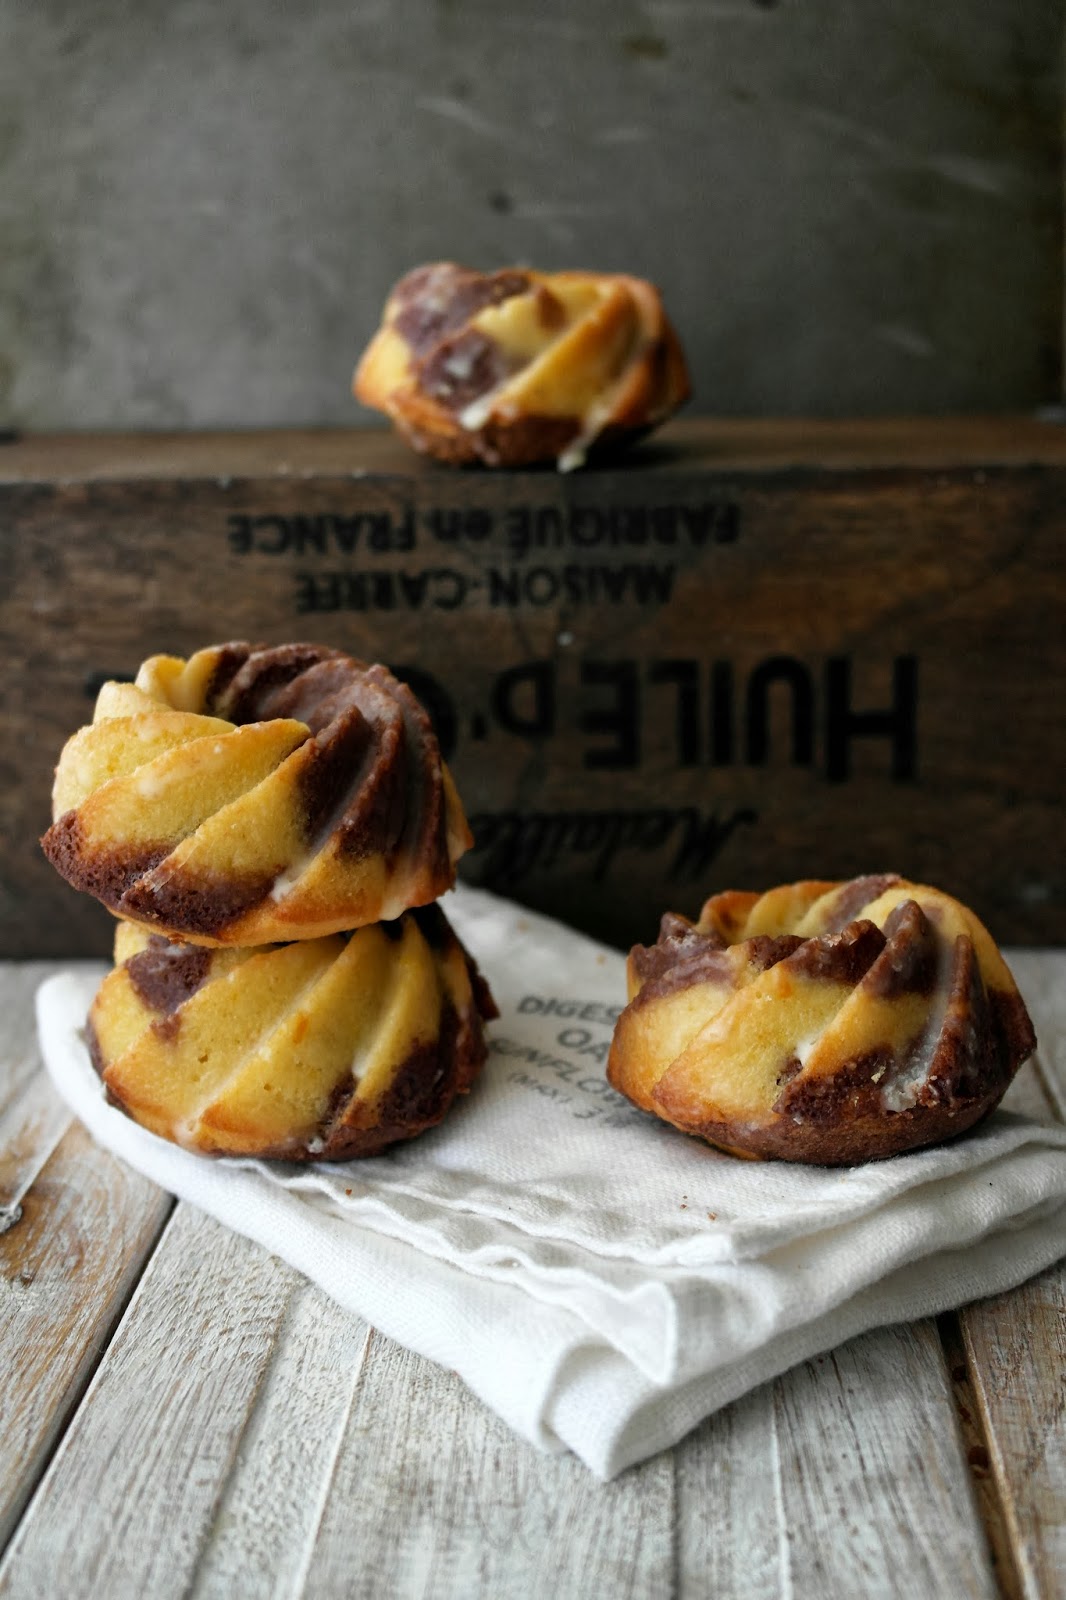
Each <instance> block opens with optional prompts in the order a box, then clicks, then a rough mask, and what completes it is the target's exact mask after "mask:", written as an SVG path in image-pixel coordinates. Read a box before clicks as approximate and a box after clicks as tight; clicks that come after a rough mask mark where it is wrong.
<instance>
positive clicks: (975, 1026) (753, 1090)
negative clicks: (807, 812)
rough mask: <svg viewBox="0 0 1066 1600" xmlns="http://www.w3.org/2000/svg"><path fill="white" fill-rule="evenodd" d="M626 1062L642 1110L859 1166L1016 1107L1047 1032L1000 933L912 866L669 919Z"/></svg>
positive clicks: (715, 1140) (726, 1137) (640, 965)
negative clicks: (1033, 1014) (996, 938)
mask: <svg viewBox="0 0 1066 1600" xmlns="http://www.w3.org/2000/svg"><path fill="white" fill-rule="evenodd" d="M628 978H629V993H630V1003H629V1005H628V1006H627V1008H626V1010H625V1011H624V1012H623V1013H622V1015H621V1017H620V1018H619V1020H618V1024H617V1027H616V1029H615V1034H614V1040H613V1043H612V1047H611V1054H610V1059H609V1062H608V1077H609V1078H610V1081H611V1083H612V1084H613V1085H614V1087H615V1088H616V1089H618V1090H620V1091H621V1093H622V1094H624V1095H626V1096H627V1097H628V1098H629V1099H630V1100H632V1101H633V1103H634V1104H635V1105H638V1106H640V1107H642V1108H643V1109H644V1110H646V1111H651V1112H654V1113H655V1114H656V1115H657V1116H660V1117H662V1118H664V1119H665V1120H666V1121H667V1122H671V1123H673V1124H674V1125H675V1127H678V1128H681V1129H682V1130H683V1131H685V1132H686V1133H694V1134H698V1135H700V1136H701V1137H703V1138H704V1139H706V1140H708V1142H709V1143H711V1144H714V1145H718V1146H720V1147H721V1148H723V1149H726V1150H730V1151H732V1152H733V1153H734V1154H738V1155H748V1156H761V1157H777V1158H780V1159H783V1160H788V1161H806V1162H813V1163H817V1164H820V1165H830V1166H835V1165H844V1164H851V1163H855V1162H859V1161H868V1160H873V1159H876V1158H879V1157H882V1156H890V1155H894V1154H896V1153H898V1152H900V1151H903V1150H908V1149H912V1148H914V1147H917V1146H920V1145H926V1144H932V1143H936V1142H939V1141H941V1140H944V1139H948V1138H951V1137H952V1136H953V1135H955V1134H958V1133H962V1132H963V1131H964V1130H965V1129H967V1128H969V1127H971V1126H972V1125H973V1124H974V1123H975V1122H977V1121H978V1120H979V1119H980V1118H981V1117H983V1116H985V1115H986V1113H987V1112H989V1111H991V1110H992V1109H993V1107H994V1106H995V1105H996V1104H997V1103H998V1101H999V1100H1000V1098H1001V1096H1002V1095H1003V1093H1004V1091H1005V1090H1006V1088H1007V1085H1008V1084H1009V1082H1010V1080H1011V1078H1012V1077H1013V1075H1014V1073H1015V1072H1016V1071H1017V1069H1018V1067H1019V1066H1020V1065H1021V1064H1022V1062H1023V1061H1024V1060H1025V1059H1026V1057H1027V1056H1028V1055H1029V1054H1030V1052H1031V1051H1032V1050H1033V1048H1034V1046H1035V1043H1036V1040H1035V1037H1034V1034H1033V1028H1032V1024H1031V1022H1030V1020H1029V1015H1028V1012H1027V1011H1026V1008H1025V1004H1024V1002H1023V1000H1022V998H1021V996H1020V995H1019V993H1018V990H1017V988H1016V987H1015V984H1014V980H1013V978H1012V977H1011V974H1010V972H1009V970H1008V968H1007V966H1006V964H1005V962H1004V960H1003V958H1002V956H1001V955H1000V953H999V951H998V949H997V948H996V946H995V944H994V942H993V941H992V939H991V937H990V936H989V934H988V932H987V931H986V930H985V928H984V927H983V926H982V924H981V923H980V922H979V921H978V920H977V918H976V917H975V916H974V915H973V913H972V912H971V911H969V910H967V908H966V907H965V906H963V905H960V904H959V902H958V901H956V900H952V899H951V898H949V896H947V895H946V894H942V893H940V892H939V891H938V890H936V889H930V888H927V887H925V886H923V885H920V884H913V883H908V882H906V881H905V880H904V879H902V878H898V877H895V876H890V875H885V876H881V877H865V878H855V879H852V880H851V881H850V882H846V883H822V882H806V883H796V884H790V885H786V886H784V887H782V888H778V889H773V890H771V891H770V892H769V893H768V894H763V895H757V894H741V893H736V892H729V893H726V894H719V895H716V896H714V897H713V898H712V899H710V900H708V901H707V903H706V905H705V906H704V907H703V911H702V913H701V915H700V919H699V921H698V922H697V923H691V922H689V921H688V920H687V919H686V918H684V917H679V916H674V915H667V916H666V917H664V918H663V923H662V929H661V932H660V936H659V940H658V943H657V944H655V945H652V946H650V947H648V948H644V947H641V946H637V947H636V948H635V949H634V950H633V951H632V952H631V953H630V957H629V965H628Z"/></svg>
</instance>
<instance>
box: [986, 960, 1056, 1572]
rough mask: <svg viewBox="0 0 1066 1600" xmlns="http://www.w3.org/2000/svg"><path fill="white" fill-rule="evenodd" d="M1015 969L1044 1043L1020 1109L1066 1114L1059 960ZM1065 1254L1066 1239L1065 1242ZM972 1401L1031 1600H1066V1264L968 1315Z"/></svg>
mask: <svg viewBox="0 0 1066 1600" xmlns="http://www.w3.org/2000/svg"><path fill="white" fill-rule="evenodd" d="M1011 965H1012V966H1013V968H1014V972H1015V976H1016V978H1017V979H1018V982H1019V984H1020V985H1021V987H1022V991H1023V993H1024V994H1025V997H1026V1001H1027V1003H1028V1005H1029V1008H1030V1011H1031V1013H1032V1017H1033V1022H1034V1024H1035V1025H1036V1031H1037V1037H1038V1039H1039V1040H1040V1041H1041V1043H1040V1049H1039V1051H1038V1054H1037V1058H1036V1066H1035V1071H1034V1072H1032V1073H1031V1074H1026V1076H1025V1077H1023V1079H1022V1081H1021V1083H1020V1085H1018V1087H1019V1088H1020V1090H1021V1093H1022V1095H1023V1096H1024V1097H1025V1098H1024V1100H1023V1101H1021V1103H1020V1104H1019V1101H1018V1100H1017V1099H1016V1100H1015V1103H1016V1104H1019V1108H1020V1109H1021V1108H1022V1106H1024V1109H1025V1110H1027V1111H1029V1112H1031V1113H1033V1114H1034V1115H1047V1114H1048V1112H1049V1111H1050V1112H1051V1113H1052V1114H1053V1115H1055V1116H1057V1117H1058V1119H1059V1120H1060V1121H1061V1120H1063V1110H1064V1107H1066V972H1064V963H1063V958H1062V957H1061V956H1058V957H1056V956H1054V955H1052V954H1051V953H1049V952H1045V951H1024V952H1020V951H1019V952H1015V954H1014V956H1013V958H1012V962H1011ZM1063 1244H1064V1248H1066V1238H1064V1241H1063ZM960 1320H961V1326H962V1332H963V1338H964V1340H965V1350H966V1356H967V1359H968V1362H969V1366H970V1370H971V1374H972V1382H973V1389H974V1395H975V1398H976V1402H977V1405H978V1407H979V1409H980V1415H981V1420H982V1423H983V1427H984V1430H985V1433H986V1437H987V1440H988V1448H987V1450H986V1451H981V1449H980V1447H978V1448H977V1450H976V1452H975V1470H976V1471H977V1472H978V1474H981V1475H987V1474H991V1475H992V1476H993V1478H994V1481H995V1484H996V1488H997V1491H998V1494H999V1497H1000V1502H1001V1505H1002V1514H1003V1516H1004V1519H1005V1522H1006V1528H1007V1535H1008V1540H1009V1546H1010V1550H1011V1552H1012V1556H1013V1562H1014V1571H1013V1583H1014V1588H1015V1592H1016V1593H1018V1594H1019V1595H1022V1596H1024V1597H1025V1600H1037V1597H1038V1596H1044V1595H1060V1594H1064V1593H1066V1263H1060V1264H1059V1265H1058V1266H1057V1267H1052V1268H1050V1269H1049V1270H1048V1271H1047V1272H1043V1273H1041V1274H1040V1275H1039V1277H1037V1278H1034V1279H1032V1280H1031V1281H1030V1282H1029V1283H1026V1284H1023V1285H1022V1286H1021V1288H1020V1289H1018V1290H1016V1291H1015V1292H1014V1293H1013V1294H1006V1295H997V1296H995V1298H993V1299H990V1300H986V1301H981V1302H979V1303H978V1304H976V1305H973V1306H968V1307H966V1308H965V1309H964V1310H963V1312H962V1313H961V1317H960Z"/></svg>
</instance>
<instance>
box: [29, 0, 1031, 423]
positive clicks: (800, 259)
mask: <svg viewBox="0 0 1066 1600" xmlns="http://www.w3.org/2000/svg"><path fill="white" fill-rule="evenodd" d="M1061 34H1062V15H1061V7H1060V5H1059V4H1058V3H1049V0H937V3H936V4H933V3H931V0H571V3H569V4H566V3H564V0H544V3H541V4H533V3H528V4H525V5H522V4H519V3H517V0H435V3H432V0H393V3H391V4H390V3H389V0H349V3H347V4H343V3H341V0H320V3H317V4H311V3H306V4H300V3H289V4H284V5H283V4H269V3H255V0H173V3H166V0H143V3H139V4H136V3H133V0H127V3H122V0H96V3H85V4H78V3H76V0H0V425H8V426H17V427H26V428H68V427H111V426H121V427H149V428H151V427H169V426H178V427H184V426H215V425H229V424H249V425H255V424H266V423H293V424H305V423H336V422H342V423H343V422H348V421H367V420H371V419H370V418H368V417H367V415H366V414H365V413H361V412H360V411H359V410H358V409H357V408H356V407H355V405H354V402H352V401H351V399H350V398H349V394H348V385H349V378H350V373H351V368H352V365H353V362H354V360H355V357H356V356H357V354H358V352H359V350H360V348H361V346H362V344H363V343H364V342H365V340H366V338H367V337H368V336H369V334H370V332H371V330H372V328H373V327H374V325H375V323H376V320H377V316H378V312H379V310H380V306H381V303H382V300H383V298H384V295H385V293H386V291H387V289H388V287H389V285H390V283H391V282H392V281H393V279H394V278H395V277H397V276H398V275H399V274H400V273H401V272H402V271H404V270H405V269H406V268H408V267H410V266H412V265H413V264H415V263H416V262H418V261H421V260H425V259H433V258H439V257H444V256H451V257H455V258H458V259H461V260H464V261H468V262H470V263H472V264H475V265H497V264H502V263H506V262H510V261H525V262H529V263H532V264H534V265H543V266H546V267H558V266H565V265H580V266H602V267H605V268H625V269H628V270H632V271H636V272H639V273H642V274H645V275H647V276H650V277H652V278H654V279H656V280H657V281H658V283H659V284H660V285H661V286H662V288H663V291H664V293H665V296H666V300H667V303H668V306H669V307H670V309H671V311H672V313H673V315H674V318H675V320H676V322H677V324H678V326H679V328H680V330H681V332H682V335H683V337H684V340H685V343H686V346H687V348H688V350H689V352H690V355H691V359H692V365H693V369H694V375H695V378H696V387H697V394H696V407H697V409H699V410H701V411H707V412H709V411H715V410H721V411H724V412H730V413H743V412H800V411H813V412H823V413H841V412H851V411H861V412H877V411H890V410H900V409H920V410H939V409H944V408H959V409H986V408H1001V407H1029V406H1033V405H1036V404H1038V403H1040V402H1042V401H1048V400H1051V399H1053V398H1055V397H1057V395H1058V392H1059V384H1060V346H1061V337H1060V329H1061V280H1062V269H1061V146H1062V125H1061V108H1060V81H1059V79H1060V61H1061Z"/></svg>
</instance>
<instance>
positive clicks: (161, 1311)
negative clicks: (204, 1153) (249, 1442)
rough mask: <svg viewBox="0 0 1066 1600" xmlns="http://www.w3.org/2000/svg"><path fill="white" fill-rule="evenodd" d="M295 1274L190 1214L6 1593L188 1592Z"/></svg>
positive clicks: (34, 1518)
mask: <svg viewBox="0 0 1066 1600" xmlns="http://www.w3.org/2000/svg"><path fill="white" fill-rule="evenodd" d="M294 1277H295V1275H294V1274H293V1273H292V1272H291V1271H290V1270H289V1269H288V1268H286V1267H283V1266H282V1264H281V1263H280V1262H278V1261H276V1260H275V1259H274V1258H273V1257H271V1256H268V1255H267V1254H266V1253H265V1252H264V1251H261V1250H258V1249H257V1248H256V1247H254V1246H252V1245H250V1244H249V1243H248V1242H247V1241H246V1240H244V1239H240V1238H238V1237H237V1236H236V1235H235V1234H232V1233H229V1232H228V1231H227V1230H226V1229H224V1228H222V1227H221V1226H219V1225H218V1224H216V1223H214V1222H210V1221H208V1220H207V1219H206V1218H204V1217H203V1216H202V1215H201V1214H200V1213H198V1212H196V1211H195V1210H193V1209H192V1208H191V1207H188V1206H181V1207H179V1208H178V1209H177V1210H176V1211H175V1214H174V1217H173V1218H172V1221H171V1225H170V1227H169V1228H168V1230H167V1233H166V1236H165V1238H164V1240H163V1242H162V1244H161V1246H160V1248H159V1250H158V1251H157V1252H156V1254H155V1256H154V1257H153V1259H152V1262H151V1264H150V1266H149V1268H148V1270H147V1271H146V1272H145V1274H144V1276H143V1277H142V1279H141V1282H140V1284H139V1286H138V1290H137V1293H136V1294H135V1295H134V1297H133V1299H132V1301H131V1302H130V1306H129V1309H128V1311H127V1314H126V1316H125V1318H124V1319H123V1322H122V1325H121V1327H120V1328H119V1331H118V1333H117V1334H116V1335H115V1338H114V1339H113V1340H112V1342H111V1344H110V1346H109V1348H108V1350H107V1353H106V1355H105V1357H104V1359H103V1360H102V1361H101V1363H100V1365H99V1367H98V1368H97V1371H96V1375H95V1378H94V1380H93V1382H92V1384H91V1386H90V1388H89V1390H88V1392H87V1394H86V1397H85V1400H84V1402H83V1404H82V1405H81V1407H80V1408H79V1410H78V1412H77V1414H76V1416H75V1417H74V1419H73V1421H72V1422H71V1425H70V1427H69V1429H68V1431H67V1433H66V1435H65V1436H64V1438H63V1441H62V1444H61V1445H60V1447H59V1449H58V1450H57V1452H56V1454H55V1456H54V1458H53V1460H52V1463H51V1466H50V1467H49V1470H48V1472H47V1474H46V1475H45V1477H44V1479H43V1481H42V1483H41V1486H40V1489H39V1490H38V1493H37V1494H36V1495H35V1497H34V1499H33V1501H32V1503H31V1505H30V1507H29V1509H28V1511H27V1512H26V1515H25V1516H24V1518H23V1520H22V1522H21V1524H20V1526H19V1528H18V1531H17V1533H16V1535H15V1538H14V1539H13V1540H12V1543H11V1546H10V1548H9V1550H8V1553H7V1556H6V1558H5V1560H4V1563H3V1565H2V1567H0V1594H4V1595H17V1596H24V1595H38V1594H41V1595H44V1594H47V1595H62V1596H64V1600H78V1597H80V1596H90V1595H92V1596H94V1597H99V1596H100V1595H107V1596H109V1597H111V1596H138V1597H139V1596H142V1595H151V1596H152V1597H153V1600H162V1597H166V1596H171V1595H173V1596H178V1595H181V1594H184V1593H185V1591H186V1589H187V1587H188V1585H189V1582H190V1580H191V1578H192V1576H193V1574H194V1572H195V1569H196V1566H197V1563H198V1560H199V1556H200V1552H201V1550H202V1548H203V1547H204V1545H205V1542H206V1539H207V1535H208V1532H209V1529H210V1527H211V1524H212V1521H213V1519H214V1516H215V1512H216V1507H217V1506H218V1504H219V1500H220V1497H221V1495H222V1490H223V1486H224V1484H225V1482H226V1479H227V1477H228V1475H229V1473H230V1471H231V1470H232V1467H233V1463H234V1460H235V1457H236V1453H237V1450H238V1448H239V1445H240V1442H241V1438H242V1435H243V1432H244V1429H245V1427H246V1425H247V1421H248V1417H249V1414H250V1411H251V1409H252V1406H253V1404H254V1401H255V1397H256V1393H257V1391H258V1389H259V1386H260V1384H261V1383H262V1381H263V1378H264V1375H265V1373H266V1370H267V1367H268V1364H269V1361H270V1358H271V1354H272V1352H273V1349H274V1344H275V1341H276V1338H277V1334H278V1328H279V1325H280V1322H281V1319H282V1317H283V1316H284V1313H285V1308H286V1306H287V1304H288V1301H289V1297H290V1294H291V1291H292V1287H293V1282H294Z"/></svg>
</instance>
